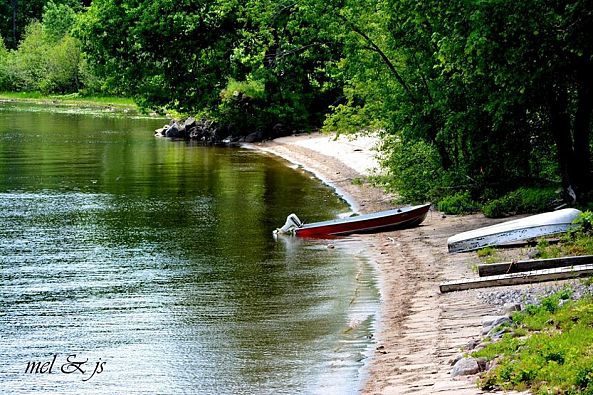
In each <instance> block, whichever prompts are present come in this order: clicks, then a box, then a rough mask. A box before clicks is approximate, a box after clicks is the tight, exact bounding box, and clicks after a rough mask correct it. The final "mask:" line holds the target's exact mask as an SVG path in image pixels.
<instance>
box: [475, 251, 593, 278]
mask: <svg viewBox="0 0 593 395" xmlns="http://www.w3.org/2000/svg"><path fill="white" fill-rule="evenodd" d="M590 263H593V255H584V256H565V257H562V258H549V259H528V260H524V261H516V262H501V263H491V264H480V265H478V275H479V276H480V277H484V276H494V275H497V274H507V273H518V272H528V271H531V270H541V269H554V268H557V267H567V266H576V265H587V264H590Z"/></svg>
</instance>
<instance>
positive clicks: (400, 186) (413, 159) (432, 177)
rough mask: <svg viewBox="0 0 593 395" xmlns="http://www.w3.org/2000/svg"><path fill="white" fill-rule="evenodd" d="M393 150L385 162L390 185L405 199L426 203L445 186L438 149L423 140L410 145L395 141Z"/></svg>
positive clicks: (387, 181) (391, 188) (390, 187)
mask: <svg viewBox="0 0 593 395" xmlns="http://www.w3.org/2000/svg"><path fill="white" fill-rule="evenodd" d="M390 144H392V146H393V147H394V148H393V151H392V153H391V156H389V157H388V158H387V159H386V160H385V161H384V162H383V165H385V166H386V168H387V169H388V172H389V173H388V176H387V177H386V184H387V188H388V189H390V190H392V191H395V192H396V193H397V194H398V195H399V196H400V197H401V199H402V200H403V201H407V202H414V203H418V202H424V201H426V199H427V197H429V198H432V197H434V196H435V195H436V191H435V188H438V187H440V186H442V179H443V178H444V173H443V170H442V167H441V165H440V163H439V155H438V152H437V150H436V148H435V147H434V146H433V145H431V144H429V143H426V142H424V141H415V142H409V143H407V144H404V143H402V142H401V141H398V140H394V141H393V142H391V143H390Z"/></svg>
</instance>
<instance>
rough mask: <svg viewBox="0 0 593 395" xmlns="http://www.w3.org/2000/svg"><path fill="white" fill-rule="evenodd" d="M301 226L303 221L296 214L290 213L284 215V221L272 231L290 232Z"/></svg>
mask: <svg viewBox="0 0 593 395" xmlns="http://www.w3.org/2000/svg"><path fill="white" fill-rule="evenodd" d="M301 226H303V223H302V222H301V220H300V219H299V217H297V216H296V214H290V215H289V216H288V217H286V223H285V224H284V225H283V226H282V227H281V228H280V229H276V230H275V231H274V233H292V232H293V231H294V230H295V229H297V228H300V227H301Z"/></svg>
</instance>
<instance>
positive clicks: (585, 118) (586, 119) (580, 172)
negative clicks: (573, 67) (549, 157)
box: [572, 67, 593, 193]
mask: <svg viewBox="0 0 593 395" xmlns="http://www.w3.org/2000/svg"><path fill="white" fill-rule="evenodd" d="M580 74H581V81H580V83H579V85H578V86H577V110H576V113H575V119H574V164H575V167H574V174H573V175H572V178H573V179H574V184H575V187H576V188H577V190H576V192H577V193H586V192H588V191H590V190H591V186H592V185H593V180H591V151H590V137H591V112H592V111H593V75H592V74H593V70H590V67H584V68H583V70H582V72H581V73H580Z"/></svg>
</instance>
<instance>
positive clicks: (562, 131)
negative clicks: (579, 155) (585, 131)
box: [549, 85, 574, 189]
mask: <svg viewBox="0 0 593 395" xmlns="http://www.w3.org/2000/svg"><path fill="white" fill-rule="evenodd" d="M549 106H550V127H551V129H552V135H553V137H554V141H555V142H556V149H557V151H558V165H559V167H560V176H561V177H562V186H563V187H564V189H567V188H569V187H572V185H573V182H574V180H573V179H572V174H573V169H574V163H573V160H574V159H573V145H572V135H571V130H570V129H571V128H570V117H569V115H568V94H567V89H566V86H565V85H560V86H557V87H552V89H551V94H550V98H549Z"/></svg>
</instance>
